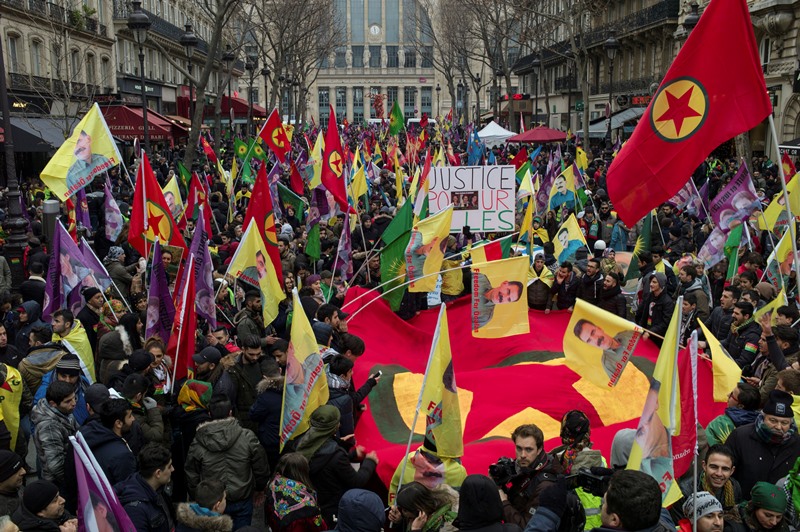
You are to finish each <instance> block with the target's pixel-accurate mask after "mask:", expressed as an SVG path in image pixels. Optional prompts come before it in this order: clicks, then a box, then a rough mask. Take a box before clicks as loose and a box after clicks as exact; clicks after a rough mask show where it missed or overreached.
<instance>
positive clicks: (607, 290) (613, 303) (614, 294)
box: [597, 272, 628, 319]
mask: <svg viewBox="0 0 800 532" xmlns="http://www.w3.org/2000/svg"><path fill="white" fill-rule="evenodd" d="M619 284H620V278H619V274H618V273H616V272H609V273H607V274H606V276H605V278H604V279H603V291H602V292H601V293H600V301H599V302H598V303H597V306H598V307H600V308H601V309H603V310H607V311H609V312H611V313H612V314H616V315H617V316H619V317H620V318H625V319H628V303H627V301H625V296H624V295H622V288H620V286H619Z"/></svg>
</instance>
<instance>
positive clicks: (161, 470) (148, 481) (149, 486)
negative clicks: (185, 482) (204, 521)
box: [114, 443, 174, 532]
mask: <svg viewBox="0 0 800 532" xmlns="http://www.w3.org/2000/svg"><path fill="white" fill-rule="evenodd" d="M172 471H173V468H172V456H171V455H170V452H169V450H167V449H166V448H165V447H162V446H161V445H159V444H157V443H148V444H147V445H145V446H144V448H142V451H141V452H140V453H139V472H138V473H134V474H133V475H131V476H130V477H128V478H127V479H125V480H124V481H122V482H120V483H119V484H117V485H116V486H114V491H116V492H117V496H119V502H120V504H122V506H123V507H124V508H125V512H126V513H127V514H128V517H130V518H131V522H132V523H133V526H135V527H136V530H137V531H138V532H171V531H172V530H174V529H173V523H172V517H171V515H170V505H169V503H168V502H167V500H166V499H165V495H164V492H163V488H164V487H165V486H166V485H167V484H169V482H170V478H171V477H172Z"/></svg>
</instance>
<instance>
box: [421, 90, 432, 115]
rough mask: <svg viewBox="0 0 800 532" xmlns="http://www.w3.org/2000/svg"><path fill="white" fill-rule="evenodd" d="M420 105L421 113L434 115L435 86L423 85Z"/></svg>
mask: <svg viewBox="0 0 800 532" xmlns="http://www.w3.org/2000/svg"><path fill="white" fill-rule="evenodd" d="M419 107H420V109H419V110H420V112H421V113H426V114H427V115H428V116H433V87H422V95H421V96H420V106H419Z"/></svg>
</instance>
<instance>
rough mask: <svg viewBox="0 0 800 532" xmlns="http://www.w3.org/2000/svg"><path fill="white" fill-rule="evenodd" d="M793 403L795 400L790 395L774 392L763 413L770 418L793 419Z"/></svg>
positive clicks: (778, 391) (768, 399) (770, 394)
mask: <svg viewBox="0 0 800 532" xmlns="http://www.w3.org/2000/svg"><path fill="white" fill-rule="evenodd" d="M792 401H793V398H792V396H791V395H789V394H788V393H786V392H782V391H780V390H772V391H771V392H770V393H769V397H768V398H767V402H766V404H764V408H763V409H762V411H763V412H764V414H765V415H769V416H777V417H788V418H793V417H794V412H792Z"/></svg>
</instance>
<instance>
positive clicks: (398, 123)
mask: <svg viewBox="0 0 800 532" xmlns="http://www.w3.org/2000/svg"><path fill="white" fill-rule="evenodd" d="M405 123H406V119H405V117H404V116H403V111H402V109H400V103H399V102H398V101H397V100H395V101H394V104H392V112H391V113H389V134H390V135H397V134H398V133H400V130H401V129H403V127H405Z"/></svg>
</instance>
